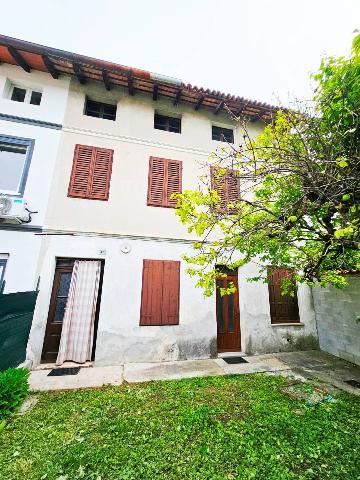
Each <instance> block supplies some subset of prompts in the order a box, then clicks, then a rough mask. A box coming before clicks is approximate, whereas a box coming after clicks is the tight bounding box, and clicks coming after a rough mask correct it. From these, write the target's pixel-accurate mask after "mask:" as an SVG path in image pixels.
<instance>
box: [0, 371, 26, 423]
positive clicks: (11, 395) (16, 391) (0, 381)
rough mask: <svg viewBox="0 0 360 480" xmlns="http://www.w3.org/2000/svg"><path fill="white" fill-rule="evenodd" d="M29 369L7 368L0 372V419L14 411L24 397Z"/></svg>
mask: <svg viewBox="0 0 360 480" xmlns="http://www.w3.org/2000/svg"><path fill="white" fill-rule="evenodd" d="M28 377H29V371H28V370H27V369H25V368H8V369H7V370H5V371H3V372H0V420H3V419H5V418H7V417H9V416H10V415H11V414H12V413H14V412H15V411H16V410H17V409H18V408H19V407H20V405H21V404H22V402H23V401H24V399H25V398H26V396H27V394H28V391H29V385H28Z"/></svg>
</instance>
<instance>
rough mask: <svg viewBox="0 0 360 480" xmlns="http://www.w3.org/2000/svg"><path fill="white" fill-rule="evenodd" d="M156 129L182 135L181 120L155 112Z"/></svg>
mask: <svg viewBox="0 0 360 480" xmlns="http://www.w3.org/2000/svg"><path fill="white" fill-rule="evenodd" d="M154 128H156V129H157V130H165V131H167V132H172V133H181V118H177V117H168V116H166V115H160V114H159V113H156V112H155V115H154Z"/></svg>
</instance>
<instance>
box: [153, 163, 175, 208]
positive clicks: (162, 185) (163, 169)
mask: <svg viewBox="0 0 360 480" xmlns="http://www.w3.org/2000/svg"><path fill="white" fill-rule="evenodd" d="M181 182H182V162H181V161H179V160H169V159H166V158H158V157H150V163H149V186H148V198H147V204H148V205H151V206H154V207H172V208H175V207H176V203H177V201H176V200H173V199H171V195H172V194H173V193H178V192H181Z"/></svg>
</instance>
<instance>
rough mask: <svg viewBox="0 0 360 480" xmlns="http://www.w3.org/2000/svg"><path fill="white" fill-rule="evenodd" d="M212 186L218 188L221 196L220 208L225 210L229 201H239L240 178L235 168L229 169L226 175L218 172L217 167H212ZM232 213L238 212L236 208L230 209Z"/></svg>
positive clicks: (214, 188)
mask: <svg viewBox="0 0 360 480" xmlns="http://www.w3.org/2000/svg"><path fill="white" fill-rule="evenodd" d="M211 188H212V189H213V190H216V191H217V193H218V195H219V197H220V209H221V210H225V209H226V206H227V205H228V204H229V203H234V202H237V201H239V198H240V179H239V177H238V175H237V174H236V171H235V170H230V169H228V170H227V173H225V174H224V175H221V176H219V175H217V174H216V167H211ZM229 211H230V213H236V209H230V210H229Z"/></svg>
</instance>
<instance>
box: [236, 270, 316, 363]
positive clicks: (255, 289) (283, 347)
mask: <svg viewBox="0 0 360 480" xmlns="http://www.w3.org/2000/svg"><path fill="white" fill-rule="evenodd" d="M258 274H259V269H258V266H257V265H256V264H255V263H250V264H248V265H246V266H244V267H243V268H241V269H240V270H239V303H240V326H241V347H242V351H244V352H246V353H248V354H256V353H271V352H281V351H291V350H310V349H315V348H318V340H317V329H316V322H315V312H314V307H313V301H312V292H311V289H310V288H309V287H307V286H305V285H301V286H300V287H299V290H298V293H297V296H298V304H299V315H300V323H298V324H292V325H288V326H283V325H272V324H271V316H270V303H269V292H268V285H267V284H265V283H262V282H256V283H253V282H248V281H247V278H249V277H255V276H257V275H258Z"/></svg>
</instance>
